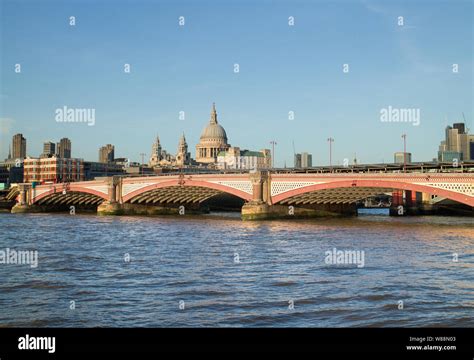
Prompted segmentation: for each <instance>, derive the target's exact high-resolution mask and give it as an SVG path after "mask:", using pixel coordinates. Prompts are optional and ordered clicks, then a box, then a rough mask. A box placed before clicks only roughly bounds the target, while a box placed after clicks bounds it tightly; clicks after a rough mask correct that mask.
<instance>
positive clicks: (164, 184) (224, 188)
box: [122, 179, 252, 203]
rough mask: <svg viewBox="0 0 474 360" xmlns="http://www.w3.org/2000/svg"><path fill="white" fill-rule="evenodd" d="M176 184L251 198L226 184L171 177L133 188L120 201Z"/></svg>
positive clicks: (246, 198) (126, 200)
mask: <svg viewBox="0 0 474 360" xmlns="http://www.w3.org/2000/svg"><path fill="white" fill-rule="evenodd" d="M176 186H185V187H201V188H207V189H212V190H217V191H220V192H223V193H227V194H231V195H234V196H236V197H238V198H241V199H243V200H246V201H248V200H250V199H252V195H251V194H249V193H247V192H245V191H242V190H239V189H236V188H233V187H230V186H226V185H222V184H218V183H214V182H208V181H202V180H194V179H184V180H183V179H172V180H167V181H162V182H159V183H155V184H151V185H147V186H144V187H142V188H140V189H137V190H134V191H132V192H130V193H128V194H127V195H124V196H123V198H122V202H124V203H125V202H128V201H130V200H131V199H133V198H134V197H136V196H138V195H141V194H144V193H146V192H150V191H153V190H157V189H164V188H168V187H176Z"/></svg>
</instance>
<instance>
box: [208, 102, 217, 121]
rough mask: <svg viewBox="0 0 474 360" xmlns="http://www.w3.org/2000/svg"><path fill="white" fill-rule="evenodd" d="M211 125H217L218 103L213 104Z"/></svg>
mask: <svg viewBox="0 0 474 360" xmlns="http://www.w3.org/2000/svg"><path fill="white" fill-rule="evenodd" d="M210 123H211V124H217V112H216V103H212V111H211V121H210Z"/></svg>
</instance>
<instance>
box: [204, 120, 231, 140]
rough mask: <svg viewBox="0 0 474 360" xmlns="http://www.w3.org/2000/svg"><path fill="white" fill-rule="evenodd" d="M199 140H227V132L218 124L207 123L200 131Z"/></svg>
mask: <svg viewBox="0 0 474 360" xmlns="http://www.w3.org/2000/svg"><path fill="white" fill-rule="evenodd" d="M201 140H224V141H225V142H227V134H226V133H225V130H224V128H223V127H222V126H220V125H219V124H209V125H207V126H206V127H205V128H204V130H203V131H202V133H201Z"/></svg>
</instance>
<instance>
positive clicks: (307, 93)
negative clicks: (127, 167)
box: [0, 1, 473, 167]
mask: <svg viewBox="0 0 474 360" xmlns="http://www.w3.org/2000/svg"><path fill="white" fill-rule="evenodd" d="M208 4H210V5H212V6H207V7H206V8H207V10H206V11H202V10H201V8H200V7H199V6H198V5H191V4H187V6H182V5H183V4H180V3H178V4H170V3H167V2H145V3H143V4H142V5H143V6H140V7H133V6H130V4H127V3H125V2H118V3H117V4H116V6H114V9H111V8H109V7H108V6H107V5H106V4H105V3H98V4H96V5H94V9H95V11H94V12H92V13H91V12H89V11H88V7H87V4H67V3H65V2H61V1H59V2H53V3H44V4H41V6H38V7H35V5H34V3H30V2H26V3H25V4H22V3H19V4H13V3H12V2H9V1H6V2H4V3H3V5H2V6H3V10H4V13H6V14H8V15H9V16H6V17H5V19H4V22H3V24H2V32H3V39H4V41H3V42H2V45H1V46H2V53H3V54H4V59H3V62H2V64H1V75H2V88H1V91H0V101H1V107H0V121H1V130H0V140H1V146H0V157H1V158H6V156H7V153H8V145H9V143H10V138H11V136H12V135H13V134H15V133H23V134H24V135H25V137H26V138H27V139H28V142H29V146H28V148H29V150H28V154H31V155H33V154H40V153H41V149H42V144H43V142H44V141H49V140H51V139H55V138H63V137H67V138H69V139H71V141H72V142H73V143H75V144H82V146H80V147H79V146H78V147H76V148H75V156H76V157H81V158H84V159H95V158H96V157H97V149H98V148H99V147H100V146H103V145H104V144H107V143H111V144H114V145H115V146H116V147H117V149H116V152H117V156H119V157H121V156H124V157H129V158H130V159H131V160H132V161H140V154H141V153H146V154H147V157H148V156H149V153H150V144H151V143H152V141H153V139H154V137H155V136H156V134H157V133H158V134H160V138H161V139H162V146H163V148H167V149H174V148H175V147H176V145H177V143H178V139H179V135H180V134H182V133H183V132H184V133H185V134H186V135H187V140H188V144H189V147H190V149H194V147H195V145H196V144H197V143H198V141H199V134H200V131H201V129H202V125H203V123H205V122H206V120H207V119H208V112H209V104H211V103H212V102H216V103H217V104H218V105H219V109H220V111H219V112H220V114H219V119H220V122H221V124H222V125H223V126H224V127H225V128H226V130H227V132H228V136H229V139H230V141H231V142H232V143H235V144H238V145H239V146H241V147H242V148H250V149H252V148H268V147H270V141H273V140H274V141H276V142H277V144H278V145H276V146H275V161H276V163H275V166H278V167H283V165H284V163H286V164H292V163H293V147H292V144H293V141H294V142H295V146H296V152H297V153H300V152H309V153H311V154H312V155H313V163H315V164H328V163H329V149H328V145H327V141H326V139H327V138H328V137H331V138H334V139H335V141H334V143H333V144H332V147H333V149H332V151H333V156H332V157H333V163H334V164H337V163H342V162H343V160H344V159H345V158H348V159H352V158H353V157H354V153H355V154H357V158H358V159H360V162H362V163H381V162H390V160H391V159H392V157H393V153H394V152H396V151H402V149H403V143H402V141H401V139H400V135H401V134H403V133H406V134H407V149H408V150H409V151H410V152H412V154H413V161H427V160H431V159H433V158H435V157H436V150H435V149H436V148H437V147H438V145H439V140H440V138H442V129H444V128H445V127H446V126H448V125H449V124H452V123H454V122H464V121H465V122H466V126H467V127H468V128H471V129H472V128H473V125H472V124H473V122H472V119H473V109H472V98H473V90H472V66H470V65H471V64H472V52H471V48H472V32H471V31H470V28H469V24H470V23H471V18H472V16H471V15H469V13H470V11H469V10H472V4H469V3H466V2H463V1H459V2H457V6H451V3H448V2H446V3H443V2H440V3H436V6H430V7H428V6H426V4H425V3H424V2H417V3H414V4H407V3H404V2H394V3H390V4H382V3H377V2H375V3H374V2H367V1H360V2H358V1H355V2H350V3H345V2H344V3H343V4H342V3H341V4H338V3H336V4H331V5H328V4H327V3H324V2H322V3H315V4H306V3H303V4H299V6H298V7H294V6H292V5H288V4H280V5H279V6H275V7H270V5H268V4H264V3H262V4H258V5H257V6H255V7H253V8H252V11H249V8H248V7H246V6H245V5H240V6H239V5H237V4H234V5H233V6H230V7H226V6H223V5H221V4H218V3H216V2H213V1H211V2H208ZM318 4H319V5H321V4H323V5H324V6H318ZM114 5H115V4H114ZM52 10H54V11H52ZM147 10H148V11H147ZM343 10H344V11H343ZM102 14H105V15H107V14H109V15H110V16H101V15H102ZM448 15H449V16H448ZM70 16H74V17H75V21H76V24H75V25H74V26H71V25H70V23H69V21H70V20H69V19H70ZM181 16H183V17H184V20H185V22H184V25H183V26H180V24H179V19H180V17H181ZM400 16H402V17H403V25H399V17H400ZM290 17H293V21H294V23H293V25H290V24H289V23H290V19H289V18H290ZM39 19H41V20H39ZM138 20H140V21H138ZM26 23H28V26H23V25H25V24H26ZM131 23H133V24H134V26H133V27H130V26H125V27H126V28H127V30H126V31H124V30H123V29H122V28H121V26H120V24H131ZM240 23H245V24H246V26H244V27H242V26H239V27H238V28H239V31H240V32H241V33H237V32H235V30H233V28H234V27H235V26H237V25H238V24H240ZM333 24H337V26H334V25H333ZM357 24H358V25H357ZM35 29H40V30H41V31H40V32H39V33H40V34H42V35H39V34H36V33H35V31H36V30H35ZM216 30H218V31H216ZM163 33H166V34H167V36H166V37H163V36H161V34H163ZM137 39H138V40H137ZM229 39H231V40H229ZM453 40H455V41H453ZM261 42H265V44H266V46H265V49H262V48H261V47H260V44H261ZM52 43H54V46H53V45H52ZM61 49H69V51H63V50H61ZM194 54H196V56H193V55H194ZM434 54H436V57H435V58H434V57H433V55H434ZM15 64H20V65H21V72H20V73H15ZM125 64H129V65H130V72H129V73H125V72H124V65H125ZM236 64H237V65H238V69H239V72H237V73H236V72H235V65H236ZM344 64H348V72H347V73H345V72H344ZM454 64H456V65H457V71H458V72H454V68H453V65H454ZM447 99H449V101H447ZM25 103H28V105H29V106H27V107H26V106H25ZM63 106H68V107H79V108H92V109H94V110H95V117H96V121H95V123H94V126H88V125H89V124H84V123H64V122H63V123H61V122H57V121H55V111H56V110H57V109H58V108H62V107H63ZM392 107H394V108H396V109H402V110H403V109H418V110H419V113H420V119H419V120H420V121H419V123H418V124H417V126H415V123H410V122H393V121H392V122H390V121H389V122H384V121H381V115H380V113H381V111H382V110H383V109H388V108H390V109H391V108H392ZM181 111H183V112H184V120H179V118H180V116H181V113H180V112H181ZM463 114H464V116H465V118H466V120H464V119H463ZM292 116H293V117H294V119H293V120H290V118H292ZM131 133H133V136H130V134H131ZM192 153H193V156H195V154H194V152H192Z"/></svg>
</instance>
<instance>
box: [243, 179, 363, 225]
mask: <svg viewBox="0 0 474 360" xmlns="http://www.w3.org/2000/svg"><path fill="white" fill-rule="evenodd" d="M250 180H251V182H252V190H253V191H252V193H253V197H252V200H251V201H249V202H247V203H245V204H244V205H243V206H242V210H241V214H242V220H270V219H294V218H300V219H302V218H316V217H327V216H331V217H332V216H357V207H356V205H355V204H313V205H304V207H299V206H292V205H280V204H272V203H271V178H270V176H269V174H268V172H264V171H259V172H256V173H252V174H250Z"/></svg>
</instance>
